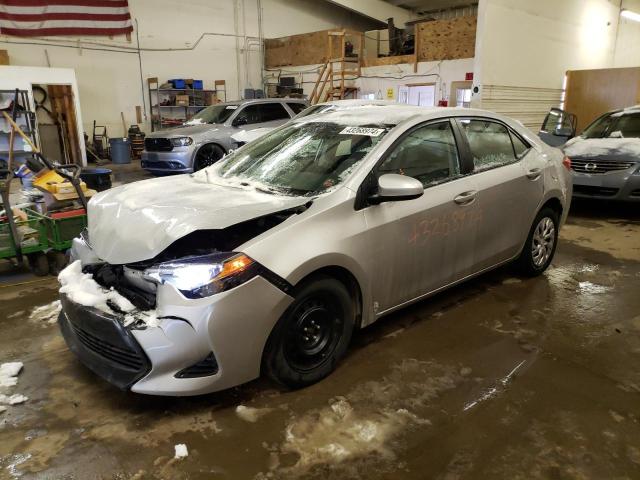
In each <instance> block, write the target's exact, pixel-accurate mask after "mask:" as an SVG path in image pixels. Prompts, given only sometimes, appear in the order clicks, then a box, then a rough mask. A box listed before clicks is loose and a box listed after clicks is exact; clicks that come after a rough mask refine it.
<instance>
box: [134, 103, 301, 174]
mask: <svg viewBox="0 0 640 480" xmlns="http://www.w3.org/2000/svg"><path fill="white" fill-rule="evenodd" d="M306 107H307V101H306V100H296V99H268V98H267V99H260V100H241V101H238V102H227V103H219V104H216V105H211V106H209V107H206V108H205V109H203V110H201V111H200V112H198V113H197V114H195V115H194V116H193V117H192V118H191V119H190V120H189V121H188V122H186V123H185V124H184V125H182V126H180V127H176V128H171V129H165V130H161V131H159V132H154V133H151V134H150V135H148V136H147V138H146V139H145V142H144V151H143V152H142V168H144V169H145V170H148V171H150V172H151V173H153V174H161V175H162V174H168V173H189V172H194V171H197V170H201V169H203V168H204V167H208V166H210V165H213V164H214V163H215V162H217V161H218V160H220V159H221V158H222V157H223V156H224V155H225V154H226V153H227V152H229V150H232V149H234V148H235V147H237V143H236V141H235V140H234V139H233V138H231V137H232V136H237V135H238V134H239V133H241V132H243V131H250V130H254V129H257V128H262V127H267V128H275V127H278V126H280V125H282V124H284V123H286V122H288V121H289V120H290V119H291V118H292V117H294V116H295V115H297V114H298V113H300V112H301V111H302V110H304V109H305V108H306Z"/></svg>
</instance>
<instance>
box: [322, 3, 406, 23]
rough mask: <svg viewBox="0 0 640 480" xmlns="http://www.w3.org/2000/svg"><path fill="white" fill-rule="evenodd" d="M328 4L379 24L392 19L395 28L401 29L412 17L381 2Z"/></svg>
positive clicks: (404, 11)
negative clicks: (371, 19)
mask: <svg viewBox="0 0 640 480" xmlns="http://www.w3.org/2000/svg"><path fill="white" fill-rule="evenodd" d="M327 1H328V2H330V3H334V4H336V5H340V6H341V7H344V8H346V9H347V10H351V11H352V12H356V13H359V14H360V15H364V16H365V17H369V18H373V19H374V20H378V21H379V22H386V21H387V19H388V18H393V21H394V23H395V25H396V26H397V27H403V26H404V24H405V23H407V22H408V21H409V20H412V18H413V15H412V13H411V12H410V11H409V10H406V9H404V8H400V7H396V6H395V5H391V4H390V3H388V2H385V1H383V0H327Z"/></svg>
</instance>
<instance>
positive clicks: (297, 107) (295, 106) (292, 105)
mask: <svg viewBox="0 0 640 480" xmlns="http://www.w3.org/2000/svg"><path fill="white" fill-rule="evenodd" d="M287 105H288V106H289V108H290V109H291V110H292V111H293V113H295V114H296V115H297V114H298V113H300V112H301V111H303V110H304V109H305V108H307V106H306V105H305V104H304V103H287Z"/></svg>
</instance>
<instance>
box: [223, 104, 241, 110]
mask: <svg viewBox="0 0 640 480" xmlns="http://www.w3.org/2000/svg"><path fill="white" fill-rule="evenodd" d="M236 108H238V105H227V106H226V107H225V109H226V110H235V109H236Z"/></svg>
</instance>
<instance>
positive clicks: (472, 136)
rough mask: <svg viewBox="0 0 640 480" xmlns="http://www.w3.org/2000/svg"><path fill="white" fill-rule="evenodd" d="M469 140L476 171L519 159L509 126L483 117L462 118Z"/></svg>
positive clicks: (463, 128)
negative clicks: (514, 148)
mask: <svg viewBox="0 0 640 480" xmlns="http://www.w3.org/2000/svg"><path fill="white" fill-rule="evenodd" d="M460 123H461V124H462V130H463V131H464V133H465V135H466V136H467V139H468V140H469V147H470V149H471V155H472V156H473V165H474V167H475V168H474V170H475V171H476V172H482V171H484V170H489V169H491V168H495V167H501V166H503V165H507V164H509V163H513V162H515V161H516V160H517V158H516V155H515V153H514V150H513V144H512V143H511V135H510V134H509V130H508V129H507V127H505V126H504V125H502V124H500V123H496V122H492V121H490V120H482V119H477V120H476V119H463V120H460Z"/></svg>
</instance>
